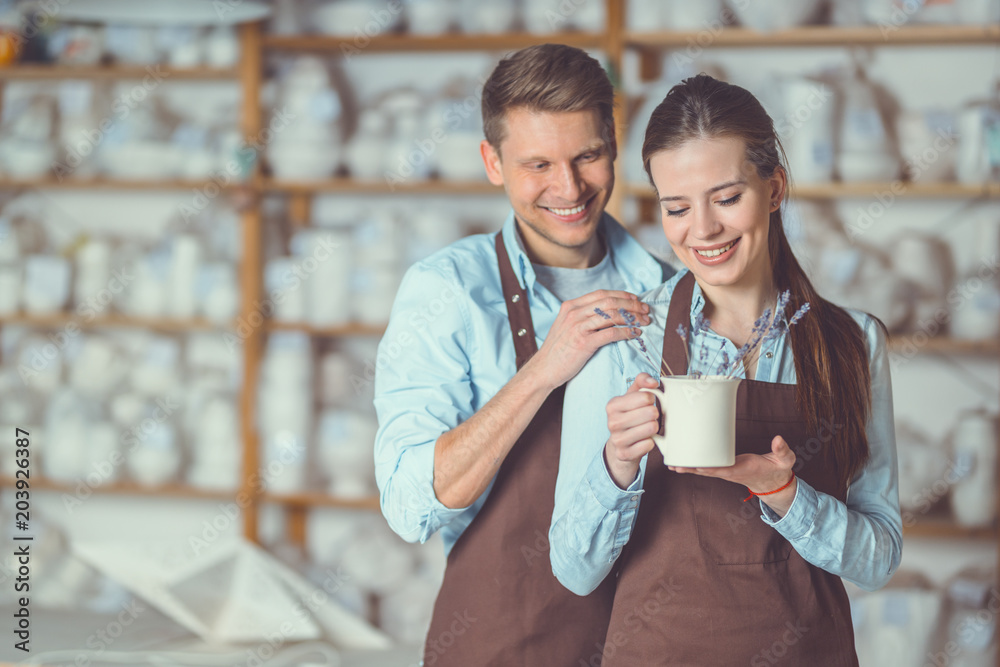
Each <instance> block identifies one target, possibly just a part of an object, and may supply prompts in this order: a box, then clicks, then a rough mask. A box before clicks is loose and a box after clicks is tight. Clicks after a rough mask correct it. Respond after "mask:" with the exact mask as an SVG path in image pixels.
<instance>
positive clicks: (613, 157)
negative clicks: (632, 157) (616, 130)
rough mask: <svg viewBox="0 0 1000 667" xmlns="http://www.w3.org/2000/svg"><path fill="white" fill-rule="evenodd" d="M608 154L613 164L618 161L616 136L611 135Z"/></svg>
mask: <svg viewBox="0 0 1000 667" xmlns="http://www.w3.org/2000/svg"><path fill="white" fill-rule="evenodd" d="M608 154H609V155H610V156H611V161H612V162H614V161H615V160H617V159H618V139H617V138H616V137H615V135H614V134H612V135H611V141H609V142H608Z"/></svg>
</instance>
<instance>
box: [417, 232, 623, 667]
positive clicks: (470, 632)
mask: <svg viewBox="0 0 1000 667" xmlns="http://www.w3.org/2000/svg"><path fill="white" fill-rule="evenodd" d="M496 249H497V260H498V262H499V264H500V278H501V283H502V284H503V293H504V301H505V302H506V304H507V313H508V319H509V320H510V330H511V335H512V336H513V339H514V349H515V350H516V352H517V367H518V368H519V369H520V368H521V366H523V365H524V363H525V362H527V361H528V359H530V358H531V356H532V355H533V354H534V353H535V352H537V351H538V347H537V345H536V344H535V331H534V327H533V326H532V322H531V311H530V310H529V308H528V295H527V293H526V292H525V291H524V290H522V289H521V286H520V284H519V283H518V282H517V278H516V277H515V276H514V271H513V269H512V268H511V265H510V259H509V258H508V256H507V250H506V248H505V247H504V243H503V239H502V238H501V236H500V234H497V236H496ZM563 392H564V387H559V388H558V389H556V390H555V391H553V392H552V393H551V394H550V395H549V397H548V399H546V401H545V402H544V403H543V404H542V407H541V408H540V409H539V411H538V413H537V414H536V415H535V418H534V419H532V420H531V423H530V424H528V427H527V428H526V429H525V431H524V433H523V434H522V435H521V437H520V438H519V439H518V441H517V442H516V443H515V444H514V447H513V448H512V449H511V451H510V453H509V454H508V455H507V459H506V460H505V461H504V462H503V464H502V465H501V466H500V470H499V472H498V473H497V476H496V479H495V481H494V483H493V488H492V490H491V491H490V495H489V496H488V497H487V499H486V502H485V503H484V504H483V507H482V509H481V510H480V511H479V513H478V514H477V515H476V518H475V519H474V520H473V522H472V523H471V524H470V525H469V527H468V528H466V529H465V531H464V532H463V533H462V534H461V536H460V537H459V538H458V541H456V542H455V546H454V547H453V548H452V550H451V552H450V553H449V554H448V566H447V568H446V570H445V574H444V583H443V584H442V585H441V591H440V592H439V593H438V597H437V601H436V602H435V604H434V616H433V620H432V621H431V627H430V631H429V632H428V634H427V641H426V643H425V645H424V665H427V666H431V665H434V666H438V667H440V666H445V667H563V666H565V667H578V665H580V664H581V661H582V664H583V665H594V666H596V665H600V660H601V645H600V641H601V640H602V639H603V638H604V636H605V633H606V632H607V628H608V619H609V617H610V615H611V605H612V602H613V598H614V577H613V576H609V577H607V579H605V581H604V582H603V583H602V584H601V586H600V587H599V588H598V589H597V590H595V591H594V592H593V593H591V594H590V595H588V596H586V597H579V596H577V595H575V594H573V593H571V592H570V591H568V590H567V589H565V588H563V586H562V585H561V584H560V583H559V581H558V580H557V579H556V578H555V576H553V574H552V566H551V565H550V562H549V542H548V530H549V524H550V523H551V521H552V508H553V504H554V496H555V486H556V473H557V472H558V470H559V436H560V432H561V430H562V402H563Z"/></svg>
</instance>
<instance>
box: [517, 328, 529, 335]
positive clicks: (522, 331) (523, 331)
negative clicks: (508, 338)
mask: <svg viewBox="0 0 1000 667" xmlns="http://www.w3.org/2000/svg"><path fill="white" fill-rule="evenodd" d="M526 333H528V330H527V329H519V330H518V332H517V335H518V336H523V335H524V334H526Z"/></svg>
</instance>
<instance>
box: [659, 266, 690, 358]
mask: <svg viewBox="0 0 1000 667" xmlns="http://www.w3.org/2000/svg"><path fill="white" fill-rule="evenodd" d="M693 292H694V274H693V273H691V272H690V271H688V272H687V273H686V274H684V276H683V277H681V279H680V280H679V281H677V286H676V287H674V293H673V295H672V296H671V297H670V309H669V310H668V311H667V325H666V328H665V329H664V331H663V361H665V362H666V363H667V364H668V365H669V366H670V368H671V369H672V370H673V371H674V374H675V375H685V374H687V372H688V353H687V350H686V349H684V348H685V345H684V341H683V340H681V337H680V336H678V335H677V327H678V325H683V326H684V328H685V329H687V330H688V338H689V339H690V337H691V333H690V330H691V295H692V293H693ZM663 371H664V372H666V368H664V369H663Z"/></svg>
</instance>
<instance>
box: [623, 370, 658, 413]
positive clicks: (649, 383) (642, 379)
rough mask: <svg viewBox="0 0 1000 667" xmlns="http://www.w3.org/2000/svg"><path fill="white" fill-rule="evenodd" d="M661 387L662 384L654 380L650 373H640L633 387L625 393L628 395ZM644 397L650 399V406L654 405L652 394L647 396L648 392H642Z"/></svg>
mask: <svg viewBox="0 0 1000 667" xmlns="http://www.w3.org/2000/svg"><path fill="white" fill-rule="evenodd" d="M659 386H660V383H659V382H657V381H656V380H654V379H653V376H651V375H650V374H649V373H639V374H638V375H636V376H635V382H633V383H632V386H631V387H629V388H628V391H627V392H625V393H626V394H634V393H639V390H640V389H656V388H657V387H659ZM642 395H643V396H647V397H648V398H649V401H648V402H649V404H650V405H652V404H653V396H652V394H647V393H646V392H642Z"/></svg>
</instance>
